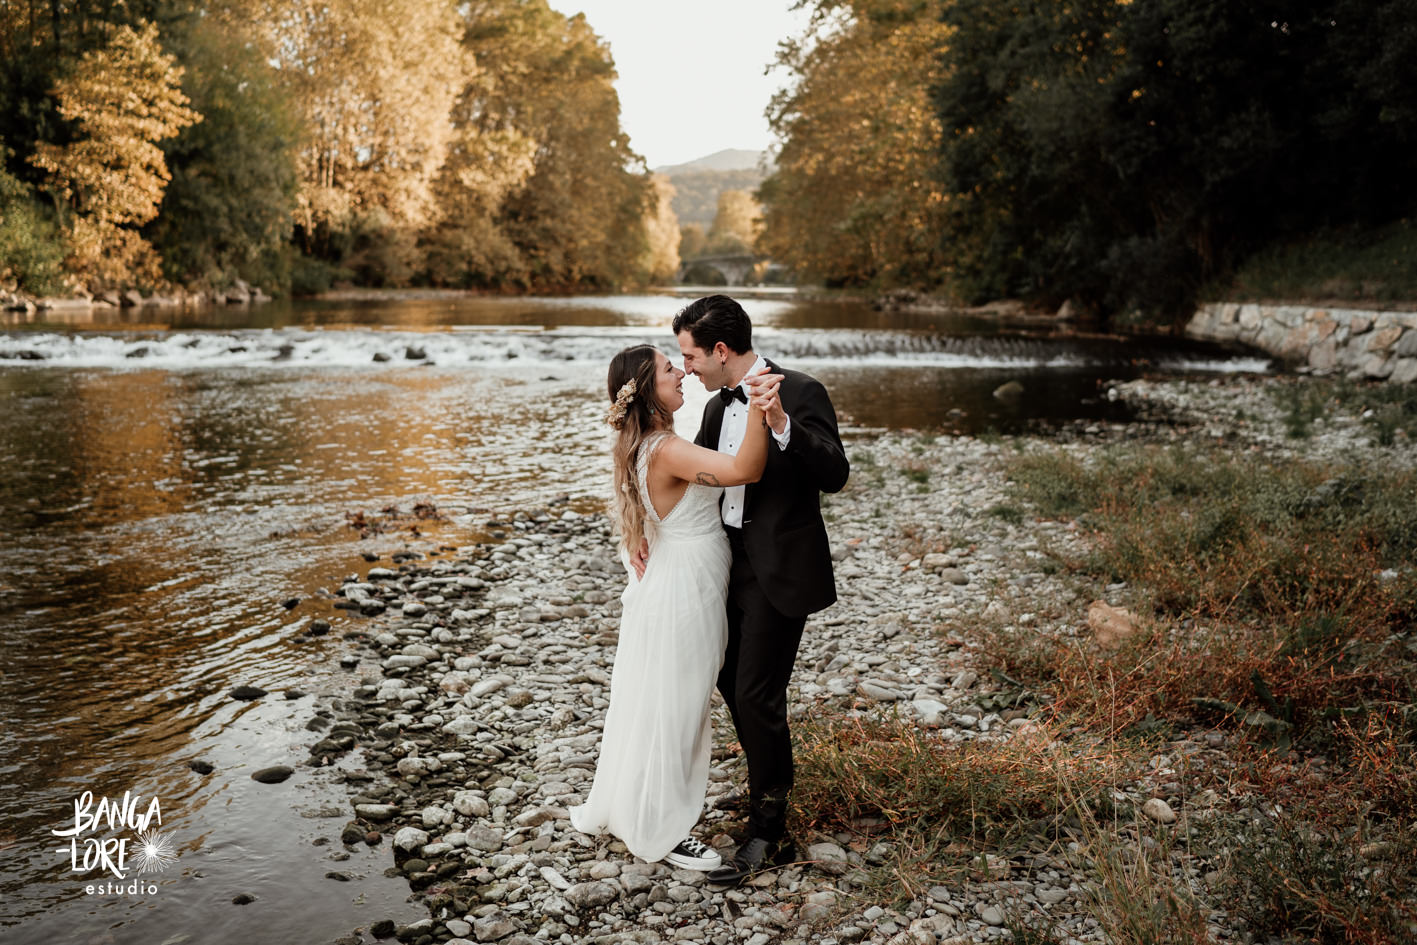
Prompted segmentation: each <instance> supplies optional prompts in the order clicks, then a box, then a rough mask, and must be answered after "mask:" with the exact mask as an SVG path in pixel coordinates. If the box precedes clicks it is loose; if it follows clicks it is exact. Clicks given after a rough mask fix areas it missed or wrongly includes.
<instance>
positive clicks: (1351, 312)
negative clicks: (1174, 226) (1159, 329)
mask: <svg viewBox="0 0 1417 945" xmlns="http://www.w3.org/2000/svg"><path fill="white" fill-rule="evenodd" d="M1186 334H1187V335H1189V336H1191V337H1192V338H1204V339H1208V340H1212V341H1239V342H1242V343H1244V344H1248V345H1252V346H1254V347H1256V348H1259V349H1260V350H1262V351H1266V352H1268V353H1270V354H1272V355H1274V356H1275V357H1277V358H1279V359H1281V360H1283V361H1284V362H1285V363H1286V364H1288V365H1290V366H1291V367H1301V366H1307V367H1309V368H1311V369H1312V370H1313V371H1315V372H1316V373H1323V374H1328V373H1333V372H1337V371H1342V372H1344V373H1346V374H1347V375H1348V376H1350V377H1363V378H1371V379H1383V378H1386V379H1388V380H1391V381H1396V382H1397V383H1399V384H1410V383H1412V382H1413V381H1417V312H1373V311H1360V310H1357V309H1344V308H1313V307H1308V306H1304V305H1259V304H1254V303H1238V302H1225V303H1214V304H1211V305H1205V306H1202V307H1201V308H1200V309H1199V310H1198V311H1197V312H1196V314H1195V316H1194V317H1193V318H1192V319H1191V322H1190V324H1189V325H1187V326H1186Z"/></svg>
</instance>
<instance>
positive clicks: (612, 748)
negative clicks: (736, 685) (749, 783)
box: [570, 345, 782, 871]
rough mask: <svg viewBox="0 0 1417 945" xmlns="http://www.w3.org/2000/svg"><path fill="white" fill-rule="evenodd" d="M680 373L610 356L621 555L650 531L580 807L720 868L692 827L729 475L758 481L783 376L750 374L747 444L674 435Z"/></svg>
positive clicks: (718, 615) (662, 853) (721, 624)
mask: <svg viewBox="0 0 1417 945" xmlns="http://www.w3.org/2000/svg"><path fill="white" fill-rule="evenodd" d="M683 380H684V372H683V371H681V370H679V369H678V368H676V367H675V366H674V365H673V364H672V363H671V362H670V360H669V359H668V358H667V357H665V356H664V355H663V354H662V353H660V351H659V350H658V349H657V348H655V347H654V346H652V345H638V346H636V347H632V348H626V349H625V350H624V351H621V352H620V353H619V354H617V355H615V357H614V359H613V360H611V362H610V375H609V394H610V398H611V400H612V401H613V403H612V405H611V408H610V413H609V416H608V417H607V420H608V421H609V423H610V425H611V426H612V427H613V428H614V429H615V430H617V431H618V435H617V437H616V441H615V450H614V464H615V515H616V522H617V525H618V531H619V536H620V549H621V558H622V560H624V561H625V562H626V570H627V572H628V571H629V570H630V568H629V556H630V553H631V552H632V550H633V549H638V548H639V547H640V543H641V540H642V539H645V540H647V541H648V542H649V548H650V551H651V553H650V555H649V564H648V567H647V568H646V570H645V573H644V577H642V578H640V579H639V580H635V579H634V577H633V574H631V577H630V581H629V586H628V587H626V588H625V592H624V594H623V595H622V597H621V600H622V601H623V602H624V609H623V612H622V614H621V617H620V636H619V642H618V644H617V646H616V650H615V667H614V670H613V672H612V673H611V678H610V708H609V710H608V711H607V712H606V714H605V728H604V731H603V733H602V735H601V742H600V759H599V761H598V763H597V765H596V771H595V780H594V781H593V782H592V785H591V789H590V795H589V797H587V798H586V802H585V804H583V805H581V806H579V807H573V808H571V811H570V814H571V824H572V825H573V826H574V827H575V828H576V829H577V830H579V831H581V832H582V833H588V834H598V833H604V832H607V831H608V832H609V833H612V834H614V835H615V836H617V837H619V838H620V839H621V840H622V841H624V843H625V846H626V847H628V848H629V850H630V852H631V853H633V854H635V855H636V856H638V857H640V858H641V859H644V860H646V861H648V862H654V861H657V860H663V861H664V862H666V863H668V864H670V865H671V866H674V867H678V868H682V869H694V870H705V871H706V870H712V869H716V868H717V867H718V866H720V865H721V862H722V860H721V857H720V856H719V855H718V853H717V852H716V851H714V850H713V849H712V848H710V847H709V846H707V845H706V844H704V843H702V842H700V841H699V840H697V839H695V838H694V837H693V836H691V835H690V833H689V831H690V829H691V828H692V827H693V826H694V824H696V823H697V822H698V820H699V815H700V814H701V813H702V812H703V803H704V792H705V789H706V788H707V785H708V767H709V748H710V744H711V741H712V727H711V725H710V723H709V714H708V713H709V697H710V695H711V694H712V692H713V688H714V681H715V679H716V678H717V676H718V671H719V668H720V667H721V666H722V664H723V651H724V646H725V644H726V642H727V639H728V622H727V616H726V613H725V609H724V598H725V595H726V594H727V587H728V568H729V564H730V561H731V554H730V552H729V548H728V539H727V537H726V536H725V535H724V532H723V524H722V519H721V518H720V513H719V498H720V496H721V495H722V493H723V487H725V486H735V485H742V484H744V483H749V482H756V481H757V480H758V479H759V477H761V476H762V473H763V465H764V463H765V461H766V457H767V442H768V435H767V425H766V424H765V423H764V422H763V421H762V418H763V411H764V410H765V409H767V408H770V407H771V405H772V404H773V403H774V402H775V398H776V397H777V387H778V383H779V382H780V381H781V380H782V378H781V376H780V375H776V374H766V373H764V374H760V375H757V376H756V377H753V378H749V379H748V381H747V383H748V384H749V385H751V389H752V391H753V393H752V397H751V398H750V401H749V405H748V406H749V413H748V433H747V435H746V436H745V438H744V441H743V443H742V445H741V447H740V448H739V450H738V455H736V456H733V455H730V454H728V453H720V452H718V451H716V450H710V449H705V448H703V447H701V446H695V445H694V444H693V443H691V442H689V441H688V440H685V439H683V438H681V437H678V436H676V435H675V434H674V411H676V410H678V409H679V408H680V407H681V406H683V404H684V392H683V388H682V382H683Z"/></svg>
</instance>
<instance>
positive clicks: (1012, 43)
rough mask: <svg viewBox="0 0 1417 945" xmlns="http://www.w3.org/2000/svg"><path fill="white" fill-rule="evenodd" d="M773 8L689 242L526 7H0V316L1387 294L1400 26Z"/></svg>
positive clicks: (560, 46)
mask: <svg viewBox="0 0 1417 945" xmlns="http://www.w3.org/2000/svg"><path fill="white" fill-rule="evenodd" d="M799 5H800V6H801V7H802V8H803V9H804V11H805V12H806V13H807V23H808V25H807V28H806V30H805V32H804V34H803V35H802V36H796V37H786V38H784V41H783V42H782V43H781V45H780V46H779V55H778V60H777V63H776V64H777V65H778V66H780V67H782V68H783V69H784V70H785V72H786V74H787V76H788V79H787V81H786V82H785V87H784V88H783V89H782V91H781V92H780V93H779V94H778V95H777V96H775V97H774V99H773V101H772V103H771V105H770V106H769V108H768V119H769V122H770V125H771V127H772V130H773V131H774V133H775V134H776V136H777V138H778V146H777V148H776V149H775V152H776V153H775V154H774V155H772V159H773V169H772V172H771V174H770V176H769V177H768V178H767V179H766V180H764V181H763V182H762V183H761V185H760V186H758V189H757V191H756V194H755V195H753V194H748V193H747V192H745V191H744V190H741V189H728V190H721V191H720V192H719V193H718V195H717V196H718V213H717V216H716V217H715V222H714V225H713V228H712V229H711V230H710V231H709V232H708V233H704V232H703V230H702V224H701V222H700V223H693V224H692V225H690V226H688V227H683V228H681V227H680V225H679V224H680V223H682V222H689V221H679V220H678V219H677V218H676V216H675V214H674V211H673V199H674V195H673V188H672V186H669V185H668V184H667V183H666V182H665V181H663V180H658V181H656V180H655V179H654V178H653V177H652V176H651V175H650V174H649V172H648V170H647V169H646V168H645V166H644V162H643V160H642V159H641V158H640V157H639V156H638V155H636V154H635V153H634V151H633V150H632V147H631V142H630V141H629V140H628V138H627V137H626V135H625V134H624V132H623V130H622V128H621V125H620V113H619V100H618V98H617V95H616V92H615V88H614V82H615V80H616V74H615V67H614V61H613V57H612V55H611V53H612V50H610V48H609V47H608V46H607V44H606V43H605V42H604V41H603V39H602V38H601V37H600V36H598V35H596V33H595V24H594V23H591V22H588V21H587V20H586V18H585V17H584V16H581V15H576V16H570V17H567V16H565V15H563V14H561V13H558V12H556V11H555V10H553V9H551V7H550V6H549V5H548V4H547V2H546V0H480V2H477V3H468V4H453V3H450V2H448V0H331V2H328V3H323V4H321V5H319V7H318V8H317V9H315V10H313V11H312V10H310V9H309V8H308V5H305V4H301V3H299V2H296V0H131V2H125V3H103V4H73V3H65V2H60V0H30V2H26V3H24V4H18V3H9V4H5V5H3V6H0V164H3V167H0V290H6V291H14V290H15V289H18V290H19V291H20V292H21V293H22V294H26V295H35V294H44V293H47V292H53V291H57V290H59V289H61V288H63V287H65V286H69V287H73V288H82V289H87V290H89V291H99V290H103V289H115V288H123V287H125V286H127V287H131V286H137V287H138V288H146V287H148V286H157V285H158V284H160V283H161V282H163V281H171V282H177V283H182V284H187V285H196V286H207V287H210V288H216V289H220V288H223V287H225V286H229V285H232V284H234V283H235V280H236V279H238V278H239V279H244V280H246V281H247V282H250V283H254V284H259V285H261V286H263V287H265V288H266V289H267V290H273V291H276V292H284V291H295V292H297V293H301V292H305V293H310V292H318V291H322V290H324V289H327V288H329V287H330V286H331V284H332V283H342V282H349V283H354V284H358V285H361V286H372V287H403V286H410V285H413V286H434V287H449V288H458V289H477V290H489V291H538V292H547V291H551V292H557V291H559V292H577V291H581V292H584V291H607V290H614V289H618V288H624V287H631V286H635V285H641V284H644V283H646V282H653V281H655V280H664V279H668V278H672V277H673V275H674V273H675V271H676V268H677V266H678V261H679V259H680V257H681V256H685V257H688V256H693V255H695V254H696V253H699V252H701V251H705V250H714V248H715V247H717V249H716V250H714V251H717V252H729V251H732V252H735V253H736V252H740V251H753V252H756V253H762V254H766V255H767V256H769V257H770V258H772V259H773V260H774V261H775V262H776V263H778V264H780V266H781V267H785V268H786V269H787V270H789V271H790V273H791V275H792V276H793V277H794V278H795V279H796V280H797V281H799V282H800V283H803V284H823V285H826V286H828V287H850V288H856V289H860V290H863V291H871V292H880V291H883V290H892V289H911V290H923V291H928V292H932V293H936V294H940V295H944V296H947V297H949V298H951V299H952V300H953V301H957V302H962V303H966V304H971V305H972V304H979V303H982V302H987V301H990V300H997V299H1019V300H1022V301H1023V302H1024V303H1026V304H1027V305H1029V306H1031V307H1032V308H1034V309H1036V310H1039V311H1054V310H1056V309H1058V308H1060V307H1062V305H1063V304H1064V303H1071V305H1070V310H1071V311H1074V312H1077V313H1080V314H1085V315H1089V316H1094V317H1096V318H1097V319H1099V320H1100V321H1104V322H1106V321H1109V320H1110V321H1113V322H1128V321H1140V322H1142V323H1144V324H1149V325H1165V324H1168V323H1170V324H1176V323H1178V322H1179V321H1183V320H1184V319H1186V318H1189V316H1190V315H1191V313H1192V312H1193V311H1194V310H1195V307H1196V303H1197V301H1198V300H1218V299H1225V298H1246V299H1253V298H1256V297H1262V296H1265V295H1267V296H1269V297H1271V298H1275V297H1277V298H1286V299H1290V300H1298V299H1302V298H1309V299H1313V298H1320V299H1330V298H1345V299H1351V300H1354V301H1357V302H1359V303H1362V302H1371V301H1377V302H1382V303H1384V304H1389V303H1392V302H1394V301H1397V302H1402V301H1405V300H1410V299H1412V298H1413V297H1414V295H1413V293H1414V291H1417V285H1414V283H1413V279H1412V276H1413V273H1412V265H1411V260H1412V259H1413V258H1414V257H1413V254H1412V253H1411V252H1410V251H1409V250H1410V247H1411V244H1412V237H1411V217H1412V213H1413V211H1414V209H1417V202H1414V201H1417V196H1414V195H1417V191H1414V190H1413V188H1411V187H1410V186H1408V182H1409V181H1410V180H1411V179H1412V178H1413V176H1414V173H1417V148H1414V147H1413V144H1414V140H1417V108H1414V106H1413V105H1412V104H1411V99H1412V97H1411V96H1410V95H1408V94H1407V91H1408V89H1409V88H1410V85H1411V81H1410V72H1411V67H1410V63H1411V62H1412V61H1414V58H1417V39H1414V34H1413V32H1412V31H1411V30H1410V29H1407V28H1406V26H1407V23H1408V21H1409V20H1410V10H1409V4H1408V3H1407V2H1406V0H1330V2H1326V3H1322V4H1308V5H1304V6H1302V7H1295V6H1294V5H1293V4H1283V3H1276V2H1274V0H1233V2H1229V3H1210V4H1197V3H1195V2H1193V0H1086V2H1080V3H1074V4H1068V5H1059V4H1057V3H1043V2H1027V3H1020V4H1013V5H1008V6H1000V5H999V4H997V3H994V2H991V0H803V2H802V3H800V4H799ZM659 35H664V36H666V37H672V36H673V35H674V33H673V31H672V29H669V30H664V29H661V30H660V31H659ZM666 41H670V42H672V41H673V40H672V39H666ZM761 65H762V64H753V63H742V64H735V65H734V68H749V69H757V68H760V67H761ZM114 88H122V89H123V90H124V95H122V96H115V95H113V94H112V91H111V90H112V89H114ZM1216 90H1224V94H1217V92H1216ZM725 143H728V142H725ZM740 186H748V185H747V184H746V183H744V184H742V185H740ZM705 196H706V195H705ZM695 213H697V214H702V215H703V216H705V217H706V215H707V210H706V203H705V204H704V205H701V206H700V207H699V208H698V209H696V210H695ZM730 224H731V225H730ZM681 248H682V250H683V251H682V252H681ZM1312 260H1318V262H1317V264H1313V265H1311V264H1310V262H1311V261H1312ZM767 271H768V267H764V273H766V272H767ZM773 271H774V272H776V271H778V270H777V268H776V267H773ZM713 272H714V270H712V269H711V268H706V269H704V270H702V271H701V273H700V274H699V275H700V276H702V277H705V278H707V277H708V276H710V275H712V274H713ZM145 294H146V293H145Z"/></svg>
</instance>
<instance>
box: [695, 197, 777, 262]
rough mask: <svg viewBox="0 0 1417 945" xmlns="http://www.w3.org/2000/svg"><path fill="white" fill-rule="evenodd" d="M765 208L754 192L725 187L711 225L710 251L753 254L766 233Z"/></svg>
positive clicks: (707, 247)
mask: <svg viewBox="0 0 1417 945" xmlns="http://www.w3.org/2000/svg"><path fill="white" fill-rule="evenodd" d="M762 217H763V208H762V207H761V206H759V204H758V202H757V201H756V200H754V199H753V195H752V194H750V193H748V192H747V191H743V190H725V191H723V192H722V193H720V194H719V195H718V213H716V214H714V218H713V226H712V227H710V228H709V232H708V244H707V246H706V247H705V248H706V249H707V251H708V252H710V253H751V252H753V247H754V245H755V244H756V243H757V242H758V235H759V233H761V232H762Z"/></svg>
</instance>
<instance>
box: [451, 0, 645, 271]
mask: <svg viewBox="0 0 1417 945" xmlns="http://www.w3.org/2000/svg"><path fill="white" fill-rule="evenodd" d="M460 9H461V10H462V13H463V17H464V32H463V44H464V48H465V49H466V50H467V52H468V53H469V54H470V55H471V56H472V58H473V60H474V61H476V62H477V63H478V67H479V68H478V72H477V74H476V75H474V76H472V78H471V80H470V81H469V82H468V84H467V86H466V87H465V88H464V90H463V93H462V95H461V96H460V97H459V99H458V102H457V103H456V105H455V107H454V110H453V129H454V132H453V135H454V145H453V148H452V150H451V152H450V156H449V160H448V162H447V164H446V165H445V167H444V168H443V172H442V174H441V175H440V177H439V182H438V193H439V201H440V205H441V206H442V209H443V213H442V214H441V217H440V219H439V220H438V221H437V222H436V223H435V225H434V226H432V227H430V228H429V229H428V230H427V231H426V233H425V245H426V247H427V252H428V263H429V270H428V277H429V279H430V280H431V281H434V282H437V283H440V284H451V285H491V286H507V287H516V288H539V289H555V290H563V291H564V290H574V289H605V288H613V287H616V286H620V285H624V284H628V283H632V282H635V281H637V280H640V279H642V278H643V276H644V273H643V270H642V269H641V263H642V261H643V259H644V256H645V249H646V230H645V225H644V220H645V218H646V215H647V214H648V213H649V212H650V211H651V209H652V206H653V205H652V203H651V199H652V197H651V191H650V182H649V176H648V174H647V173H646V172H645V171H644V170H643V165H644V162H643V160H642V159H641V158H639V156H638V155H636V154H634V152H633V151H631V150H630V146H629V139H628V138H627V137H626V135H625V134H624V132H623V131H622V130H621V128H620V102H619V98H618V96H617V95H616V93H615V88H614V81H615V66H614V62H613V60H612V59H611V57H610V53H609V50H608V49H607V48H606V46H605V44H604V43H603V42H602V41H601V40H600V38H599V37H598V36H596V35H595V33H594V31H593V30H592V29H591V28H590V25H589V24H588V23H587V22H586V20H585V18H584V17H583V16H575V17H571V18H567V17H566V16H564V15H562V14H560V13H558V12H556V11H555V10H552V9H551V8H550V6H548V5H547V3H546V2H545V0H478V2H470V3H467V4H464V5H463V6H462V7H461V8H460ZM464 253H466V255H464Z"/></svg>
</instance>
